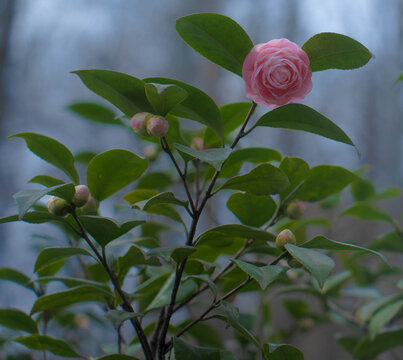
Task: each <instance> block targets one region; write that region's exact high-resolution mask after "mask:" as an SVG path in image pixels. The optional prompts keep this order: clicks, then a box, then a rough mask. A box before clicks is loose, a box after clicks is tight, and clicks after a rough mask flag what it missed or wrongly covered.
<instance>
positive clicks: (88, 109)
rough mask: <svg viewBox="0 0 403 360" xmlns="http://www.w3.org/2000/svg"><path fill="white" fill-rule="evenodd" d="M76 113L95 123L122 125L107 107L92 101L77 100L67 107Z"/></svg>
mask: <svg viewBox="0 0 403 360" xmlns="http://www.w3.org/2000/svg"><path fill="white" fill-rule="evenodd" d="M67 109H69V110H70V111H72V112H73V113H75V114H76V115H78V116H80V117H82V118H84V119H86V120H91V121H94V122H96V123H101V124H110V125H122V121H120V120H119V119H117V118H116V114H115V113H114V112H113V111H112V110H111V109H109V108H108V107H106V106H104V105H101V104H97V103H93V102H77V103H74V104H71V105H69V106H68V107H67Z"/></svg>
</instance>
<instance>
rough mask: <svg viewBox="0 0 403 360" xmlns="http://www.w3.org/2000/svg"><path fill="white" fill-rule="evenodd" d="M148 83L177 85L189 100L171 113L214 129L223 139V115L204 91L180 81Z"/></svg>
mask: <svg viewBox="0 0 403 360" xmlns="http://www.w3.org/2000/svg"><path fill="white" fill-rule="evenodd" d="M144 81H145V82H146V83H156V84H164V85H170V84H173V85H177V86H179V87H180V88H181V89H183V90H185V91H186V92H187V94H188V96H187V98H186V99H185V100H183V101H182V102H181V103H180V104H178V105H177V106H175V107H174V108H173V109H171V111H170V113H171V114H172V115H175V116H179V117H182V118H185V119H191V120H194V121H197V122H199V123H201V124H203V125H206V126H208V127H209V128H210V129H212V130H213V131H214V132H215V133H216V134H217V135H218V136H219V137H220V138H221V139H223V124H222V120H221V113H220V110H219V109H218V107H217V105H216V104H215V102H214V101H213V99H212V98H211V97H210V96H208V95H207V94H205V93H204V92H203V91H201V90H199V89H197V88H195V87H194V86H191V85H189V84H186V83H184V82H182V81H179V80H174V79H168V78H162V77H152V78H147V79H144Z"/></svg>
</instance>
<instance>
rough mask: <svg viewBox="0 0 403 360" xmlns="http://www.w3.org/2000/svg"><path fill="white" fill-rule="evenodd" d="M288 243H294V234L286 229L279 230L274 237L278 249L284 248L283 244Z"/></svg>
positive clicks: (295, 241)
mask: <svg viewBox="0 0 403 360" xmlns="http://www.w3.org/2000/svg"><path fill="white" fill-rule="evenodd" d="M288 243H291V244H294V245H295V244H296V243H297V240H296V239H295V235H294V234H293V233H292V232H291V231H290V230H288V229H285V230H283V231H281V232H280V233H279V234H278V235H277V237H276V246H277V247H278V248H279V249H284V246H285V245H286V244H288Z"/></svg>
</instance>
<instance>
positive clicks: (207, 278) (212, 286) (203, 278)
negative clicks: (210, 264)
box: [182, 274, 218, 297]
mask: <svg viewBox="0 0 403 360" xmlns="http://www.w3.org/2000/svg"><path fill="white" fill-rule="evenodd" d="M188 279H196V280H201V281H202V282H204V283H206V284H207V286H208V287H209V288H210V290H211V292H212V293H213V295H214V296H215V297H217V294H218V286H217V285H216V284H215V282H214V281H213V280H211V278H210V276H209V275H207V274H200V275H186V276H184V277H183V278H182V281H186V280H188Z"/></svg>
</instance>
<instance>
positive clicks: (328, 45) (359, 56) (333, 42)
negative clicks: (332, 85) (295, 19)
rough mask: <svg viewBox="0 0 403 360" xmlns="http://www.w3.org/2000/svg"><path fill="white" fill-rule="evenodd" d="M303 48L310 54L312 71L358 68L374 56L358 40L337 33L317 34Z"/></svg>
mask: <svg viewBox="0 0 403 360" xmlns="http://www.w3.org/2000/svg"><path fill="white" fill-rule="evenodd" d="M302 49H303V50H304V51H305V52H306V53H307V54H308V57H309V60H310V63H311V69H312V71H321V70H326V69H343V70H347V69H356V68H359V67H361V66H364V65H365V64H366V63H367V62H368V61H369V60H370V59H371V57H372V54H371V52H370V51H369V50H368V49H367V48H366V47H365V46H364V45H362V44H361V43H359V42H358V41H357V40H354V39H352V38H350V37H348V36H345V35H341V34H336V33H320V34H316V35H314V36H312V37H311V38H310V39H309V40H308V41H307V42H306V43H305V44H304V45H302Z"/></svg>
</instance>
